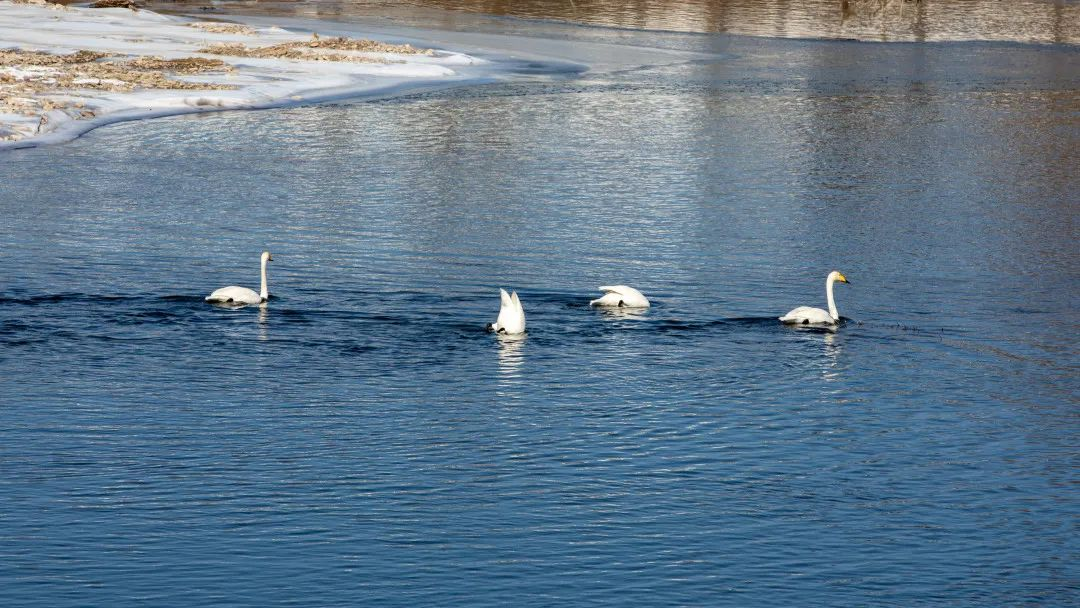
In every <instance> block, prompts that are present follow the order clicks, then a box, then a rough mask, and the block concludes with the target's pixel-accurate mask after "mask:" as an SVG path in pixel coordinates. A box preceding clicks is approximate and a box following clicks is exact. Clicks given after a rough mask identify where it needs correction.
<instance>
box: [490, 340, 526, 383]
mask: <svg viewBox="0 0 1080 608" xmlns="http://www.w3.org/2000/svg"><path fill="white" fill-rule="evenodd" d="M527 336H528V335H527V334H509V335H508V334H499V335H498V336H497V338H496V339H497V340H498V344H499V346H498V349H499V350H498V352H499V374H500V376H503V377H505V378H516V377H518V375H519V373H518V372H519V371H520V369H519V368H520V367H521V364H522V363H524V362H525V349H524V346H525V340H526V339H527Z"/></svg>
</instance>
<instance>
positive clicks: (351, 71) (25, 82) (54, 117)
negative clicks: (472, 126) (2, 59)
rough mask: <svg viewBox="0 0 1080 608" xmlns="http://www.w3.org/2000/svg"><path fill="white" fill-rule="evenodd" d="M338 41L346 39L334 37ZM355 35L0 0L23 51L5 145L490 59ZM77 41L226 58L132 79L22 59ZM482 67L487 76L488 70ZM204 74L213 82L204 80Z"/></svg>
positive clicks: (392, 87)
mask: <svg viewBox="0 0 1080 608" xmlns="http://www.w3.org/2000/svg"><path fill="white" fill-rule="evenodd" d="M335 42H336V43H338V44H337V46H338V47H340V48H341V49H345V50H338V49H336V48H334V43H335ZM352 42H355V41H352ZM388 42H391V43H392V42H393V41H388ZM238 45H244V47H240V46H238ZM273 45H284V46H283V48H287V50H288V53H287V54H288V55H290V56H289V57H284V56H281V57H278V56H272V57H262V56H260V57H252V56H233V55H230V54H219V53H207V52H204V51H207V50H209V49H212V48H218V49H221V48H225V49H229V48H249V49H251V48H259V49H262V48H265V47H271V46H273ZM355 47H356V45H355V44H352V45H348V44H344V43H342V41H338V40H328V39H326V38H325V37H323V38H322V39H320V38H318V37H317V36H313V33H312V32H294V31H287V30H284V29H281V28H279V27H274V26H255V27H215V26H207V25H197V24H195V22H194V21H192V20H189V19H184V18H179V17H171V16H166V15H160V14H157V13H153V12H149V11H144V10H137V11H136V10H130V9H122V8H110V9H86V8H61V7H58V6H56V5H49V6H42V5H36V4H13V3H12V2H9V1H7V0H0V52H3V51H18V52H19V54H17V55H13V54H12V53H8V54H7V56H8V64H7V65H5V64H4V63H0V150H2V149H4V148H12V147H30V146H34V145H39V144H43V143H54V142H59V141H66V140H70V139H73V138H75V137H78V136H79V135H80V134H82V133H84V132H86V131H89V130H90V129H93V128H95V127H98V126H101V125H103V124H108V123H111V122H117V121H120V120H132V119H136V118H145V117H154V116H165V115H170V114H182V113H187V112H200V111H210V110H224V109H245V108H267V107H274V106H282V105H291V104H298V103H307V102H314V101H323V100H328V99H336V98H344V97H356V96H364V95H369V96H376V95H385V94H390V93H392V92H393V91H396V90H401V89H412V88H422V87H425V86H433V87H434V86H440V85H448V84H451V83H462V82H466V81H481V80H483V79H484V77H482V76H479V74H482V73H485V72H483V71H479V72H472V73H468V70H469V69H470V68H474V67H476V66H481V65H483V64H486V63H487V61H486V60H484V59H480V58H478V57H474V56H471V55H468V54H464V53H459V52H452V51H448V50H425V49H410V48H408V47H394V46H392V45H375V46H374V47H372V48H376V49H386V50H354V48H355ZM293 49H296V51H295V52H294V51H293ZM365 49H366V47H365ZM78 51H91V52H95V53H104V54H105V55H104V56H103V57H102V58H100V59H93V60H92V61H91V63H94V64H97V63H101V62H105V63H110V64H111V63H117V64H119V66H120V67H124V66H126V65H128V64H126V63H124V62H130V61H132V60H135V59H137V58H140V57H157V58H162V59H165V60H174V59H185V58H203V59H216V60H221V61H222V62H224V64H226V65H224V67H222V68H221V69H200V70H199V71H196V72H182V71H176V70H170V69H169V68H168V67H166V68H164V69H162V70H161V73H160V74H151V75H150V76H154V77H155V78H156V80H154V79H152V78H149V77H148V78H146V79H142V80H140V79H138V78H136V79H132V80H131V82H133V83H134V85H133V86H132V85H131V83H129V82H126V79H125V78H124V77H122V76H120V77H114V76H111V75H110V74H109V73H106V74H104V75H102V74H98V75H97V76H96V77H95V76H92V75H91V76H86V75H83V74H82V73H81V72H75V73H74V74H72V73H68V74H67V77H66V78H64V77H63V76H64V74H65V72H64V70H65V69H67V66H52V65H26V64H25V61H24V59H25V57H26V55H24V54H26V53H28V52H38V53H41V52H45V53H50V54H58V55H70V54H72V53H76V52H78ZM12 56H14V57H15V58H14V59H12V58H11V57H12ZM20 58H21V59H20ZM20 61H23V63H24V64H22V65H20V64H19V62H20ZM133 65H134V64H133ZM90 67H95V68H100V67H101V66H90ZM106 67H107V68H109V70H113V68H114V67H116V66H113V65H107V66H106ZM486 74H487V77H488V78H490V75H491V74H490V71H489V72H486ZM137 76H139V75H138V74H137ZM140 78H141V76H140ZM151 80H153V81H154V82H153V84H147V85H146V87H151V88H146V87H142V86H139V82H143V81H145V82H150V81H151ZM168 81H176V82H181V83H184V84H183V85H182V86H183V89H178V88H165V87H168V86H169V85H168V84H167V83H168ZM163 83H164V84H163ZM200 85H206V86H207V89H206V90H201V89H200V88H199V87H200ZM222 87H227V88H222Z"/></svg>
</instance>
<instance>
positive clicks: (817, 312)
mask: <svg viewBox="0 0 1080 608" xmlns="http://www.w3.org/2000/svg"><path fill="white" fill-rule="evenodd" d="M836 282H840V283H847V284H848V285H850V284H851V281H849V280H847V277H845V276H844V275H843V274H842V273H841V272H839V271H836V270H834V271H832V272H830V273H829V276H828V278H826V279H825V295H826V296H827V297H828V301H829V310H828V311H824V310H821V309H820V308H814V307H812V306H800V307H798V308H796V309H794V310H792V311H791V312H789V313H787V314H786V315H784V316H782V317H780V320H781V321H783V322H784V323H791V324H797V325H836V324H838V323H840V314H839V313H837V312H836V301H835V300H833V293H832V286H833V283H836Z"/></svg>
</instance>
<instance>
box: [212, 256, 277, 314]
mask: <svg viewBox="0 0 1080 608" xmlns="http://www.w3.org/2000/svg"><path fill="white" fill-rule="evenodd" d="M273 259H274V258H273V257H271V256H270V252H269V251H264V252H263V253H262V258H261V271H262V286H261V290H260V292H259V293H255V292H254V291H252V290H251V289H248V288H247V287H237V286H236V285H230V286H229V287H222V288H221V289H218V290H215V291H214V293H212V294H210V295H208V296H206V301H207V302H215V303H219V304H262V303H263V302H265V301H266V299H267V298H268V297H270V292H268V291H267V289H266V263H267V262H270V261H273Z"/></svg>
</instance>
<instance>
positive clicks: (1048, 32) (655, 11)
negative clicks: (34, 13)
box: [148, 0, 1080, 44]
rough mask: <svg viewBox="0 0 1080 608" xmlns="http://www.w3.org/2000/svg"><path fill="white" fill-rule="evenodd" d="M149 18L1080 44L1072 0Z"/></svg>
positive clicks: (835, 0)
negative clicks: (537, 24) (556, 24)
mask: <svg viewBox="0 0 1080 608" xmlns="http://www.w3.org/2000/svg"><path fill="white" fill-rule="evenodd" d="M148 5H149V7H150V8H154V9H155V10H182V11H200V12H206V13H210V14H213V13H218V14H227V13H237V14H241V13H242V14H261V15H281V16H295V17H305V18H320V19H345V20H348V19H354V18H358V17H384V18H391V19H395V20H402V21H408V22H410V23H411V24H416V25H419V24H420V23H419V22H427V23H428V24H430V23H432V21H434V22H447V23H450V22H453V20H454V15H456V14H460V13H473V14H486V15H494V16H506V17H516V18H522V19H544V20H556V21H566V22H572V23H581V24H586V25H598V26H606V27H618V28H629V29H649V30H670V31H679V32H728V33H733V34H745V35H753V36H767V37H777V38H844V39H857V40H866V41H882V42H899V41H950V40H996V41H1014V42H1029V43H1043V44H1046V43H1058V44H1077V43H1080V2H1076V1H1073V0H1009V1H1008V2H1000V1H995V0H846V1H845V0H681V1H673V0H635V1H633V2H607V1H604V0H513V1H511V0H411V1H409V2H396V1H392V0H258V1H257V0H237V1H230V0H215V1H213V2H211V1H210V0H178V1H172V0H151V1H150V2H149V3H148Z"/></svg>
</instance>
